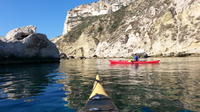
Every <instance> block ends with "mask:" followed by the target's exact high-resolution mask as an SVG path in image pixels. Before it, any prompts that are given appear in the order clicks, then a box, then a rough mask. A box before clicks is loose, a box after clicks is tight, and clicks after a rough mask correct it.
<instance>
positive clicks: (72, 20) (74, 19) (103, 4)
mask: <svg viewBox="0 0 200 112" xmlns="http://www.w3.org/2000/svg"><path fill="white" fill-rule="evenodd" d="M133 1H134V0H99V1H98V2H95V3H91V4H86V5H81V6H78V7H76V8H74V9H72V10H70V11H68V12H67V16H66V20H65V23H64V30H63V35H64V34H67V32H69V31H70V30H71V29H72V28H74V27H76V26H78V25H79V24H80V23H82V21H84V19H85V18H86V17H90V16H99V15H105V14H108V13H112V12H115V11H117V10H119V9H120V8H121V7H123V6H127V5H128V4H129V3H131V2H133Z"/></svg>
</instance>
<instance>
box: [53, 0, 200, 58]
mask: <svg viewBox="0 0 200 112" xmlns="http://www.w3.org/2000/svg"><path fill="white" fill-rule="evenodd" d="M199 5H200V1H197V0H136V1H134V2H133V3H130V4H129V5H128V6H126V7H122V8H120V9H119V10H118V11H116V12H113V13H111V14H106V15H101V16H93V17H87V19H85V20H84V21H82V23H80V24H78V25H77V26H76V27H73V28H72V29H71V30H70V31H69V32H68V33H67V34H66V35H63V36H60V37H59V38H57V39H56V41H55V43H56V44H57V46H58V48H59V49H60V50H61V52H64V53H66V54H67V55H73V56H76V57H77V56H85V57H92V56H94V55H97V56H98V57H129V56H131V55H132V54H133V53H138V52H140V51H143V52H145V53H147V54H148V55H149V56H188V55H193V54H195V55H199V54H200V35H199V34H200V13H198V12H199V11H200V7H199Z"/></svg>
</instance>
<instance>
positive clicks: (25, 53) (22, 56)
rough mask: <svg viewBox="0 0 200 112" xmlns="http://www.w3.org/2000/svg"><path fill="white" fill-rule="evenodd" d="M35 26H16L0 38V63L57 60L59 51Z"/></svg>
mask: <svg viewBox="0 0 200 112" xmlns="http://www.w3.org/2000/svg"><path fill="white" fill-rule="evenodd" d="M36 29H37V28H36V27H35V26H32V25H30V26H25V27H21V28H16V29H14V30H11V31H9V32H8V33H7V35H6V37H5V38H0V61H1V62H0V64H1V63H3V64H6V63H8V64H9V63H29V62H31V63H34V62H36V63H38V62H58V61H59V58H60V57H59V51H58V49H57V47H56V45H55V44H54V43H52V42H51V41H49V40H48V38H47V36H46V35H45V34H40V33H36Z"/></svg>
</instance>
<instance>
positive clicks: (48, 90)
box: [0, 57, 200, 112]
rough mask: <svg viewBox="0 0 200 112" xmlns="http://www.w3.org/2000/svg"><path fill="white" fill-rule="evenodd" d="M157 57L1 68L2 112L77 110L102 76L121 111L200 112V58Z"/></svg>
mask: <svg viewBox="0 0 200 112" xmlns="http://www.w3.org/2000/svg"><path fill="white" fill-rule="evenodd" d="M155 59H160V60H161V63H160V64H146V65H110V64H109V63H108V60H106V59H97V60H95V59H88V60H62V61H61V63H60V64H39V65H34V64H33V65H12V66H11V65H10V66H0V112H55V111H56V112H76V111H77V109H79V108H81V107H82V106H84V104H85V102H86V101H87V99H88V97H89V94H90V93H91V88H92V85H93V79H94V78H95V75H96V74H100V76H101V78H102V79H103V81H104V83H103V85H104V87H105V89H106V91H107V93H108V94H109V95H110V97H112V99H113V102H114V103H115V104H116V105H117V107H118V108H119V109H120V111H121V112H142V111H144V112H200V86H199V84H200V72H199V71H200V58H196V57H192V58H155ZM155 59H153V58H150V59H148V60H155Z"/></svg>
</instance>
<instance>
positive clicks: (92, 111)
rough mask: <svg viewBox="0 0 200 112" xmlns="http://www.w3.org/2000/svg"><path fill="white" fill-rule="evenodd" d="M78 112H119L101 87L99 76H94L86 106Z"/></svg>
mask: <svg viewBox="0 0 200 112" xmlns="http://www.w3.org/2000/svg"><path fill="white" fill-rule="evenodd" d="M79 112H119V111H118V109H117V107H116V106H115V105H114V104H113V102H112V100H111V98H110V97H109V96H108V94H107V93H106V92H105V90H104V88H103V86H102V85H101V80H100V77H99V75H97V76H96V80H95V82H94V86H93V89H92V93H91V95H90V97H89V99H88V101H87V103H86V105H85V106H84V107H83V108H82V109H81V110H80V111H79Z"/></svg>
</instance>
